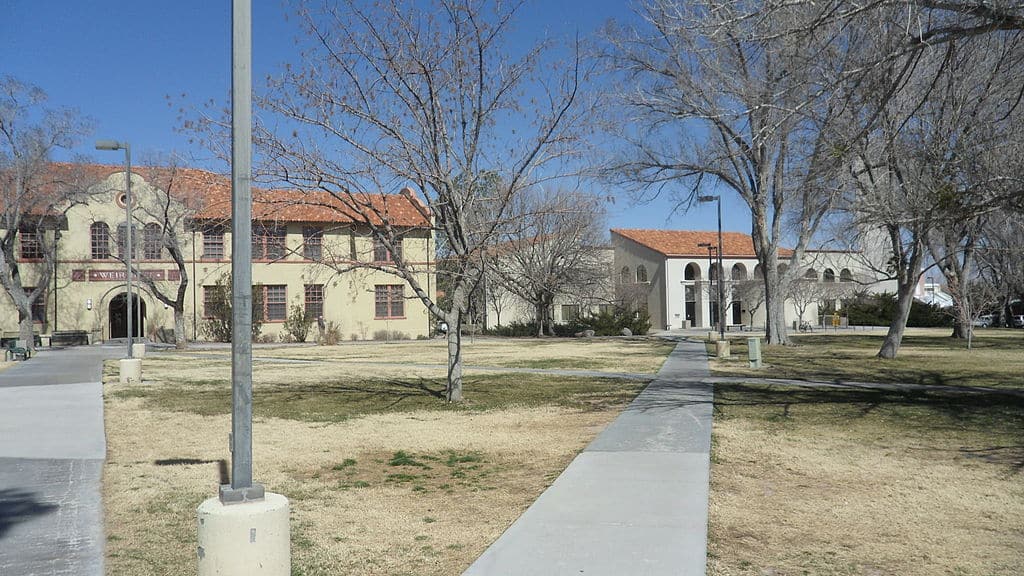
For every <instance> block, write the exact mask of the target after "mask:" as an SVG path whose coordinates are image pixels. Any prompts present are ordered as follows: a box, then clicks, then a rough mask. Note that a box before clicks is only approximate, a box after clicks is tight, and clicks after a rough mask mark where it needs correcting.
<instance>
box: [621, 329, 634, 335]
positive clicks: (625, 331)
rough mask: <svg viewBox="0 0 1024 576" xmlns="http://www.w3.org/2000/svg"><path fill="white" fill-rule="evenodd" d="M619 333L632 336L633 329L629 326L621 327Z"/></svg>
mask: <svg viewBox="0 0 1024 576" xmlns="http://www.w3.org/2000/svg"><path fill="white" fill-rule="evenodd" d="M619 334H622V335H623V336H632V335H633V331H632V330H630V329H629V328H623V329H622V330H619Z"/></svg>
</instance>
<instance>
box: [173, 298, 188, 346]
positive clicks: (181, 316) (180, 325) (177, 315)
mask: <svg viewBox="0 0 1024 576" xmlns="http://www.w3.org/2000/svg"><path fill="white" fill-rule="evenodd" d="M174 347H175V348H177V349H178V350H184V349H185V348H187V347H188V339H187V337H186V336H185V310H184V309H178V308H177V307H175V308H174Z"/></svg>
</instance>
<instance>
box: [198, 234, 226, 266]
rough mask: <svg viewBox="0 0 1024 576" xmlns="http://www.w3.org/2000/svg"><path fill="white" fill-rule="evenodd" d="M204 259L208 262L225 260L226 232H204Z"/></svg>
mask: <svg viewBox="0 0 1024 576" xmlns="http://www.w3.org/2000/svg"><path fill="white" fill-rule="evenodd" d="M203 258H204V259H206V260H223V259H224V232H222V231H220V230H207V231H204V232H203Z"/></svg>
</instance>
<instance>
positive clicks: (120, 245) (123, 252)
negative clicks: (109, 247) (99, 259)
mask: <svg viewBox="0 0 1024 576" xmlns="http://www.w3.org/2000/svg"><path fill="white" fill-rule="evenodd" d="M127 239H128V225H127V224H125V223H124V222H122V223H120V224H118V225H117V255H118V257H120V258H121V259H122V260H124V259H127V257H128V251H127V250H128V247H127V245H126V242H127ZM132 252H134V253H135V254H138V253H139V235H138V233H137V232H136V228H135V227H134V226H132Z"/></svg>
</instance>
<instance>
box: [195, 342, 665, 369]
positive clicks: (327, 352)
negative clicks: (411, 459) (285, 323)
mask: <svg viewBox="0 0 1024 576" xmlns="http://www.w3.org/2000/svg"><path fill="white" fill-rule="evenodd" d="M673 347H674V344H672V343H669V342H665V341H662V340H658V339H654V338H650V339H649V338H643V337H637V338H588V339H575V338H476V339H473V340H471V339H470V338H469V337H465V338H464V339H463V361H464V365H465V368H466V369H467V370H471V369H472V368H473V366H496V367H506V368H561V369H568V370H574V369H575V370H597V371H603V372H631V373H637V374H654V373H657V371H658V369H660V368H661V365H662V363H663V362H664V361H665V357H666V356H667V355H668V353H669V352H670V351H671V350H672V348H673ZM226 352H227V350H226V349H215V350H202V351H198V352H196V354H202V355H213V356H218V355H223V354H225V353H226ZM253 353H254V356H255V357H256V358H289V359H305V360H320V361H329V362H339V363H347V364H351V365H352V366H360V365H364V366H362V369H364V370H368V369H370V368H367V365H371V364H372V365H379V364H385V365H386V364H392V365H408V364H432V365H445V364H446V363H447V344H446V341H445V340H441V339H433V340H423V341H421V340H411V341H398V342H391V343H387V344H385V343H381V342H345V343H342V344H339V345H337V346H312V345H311V346H287V347H263V346H260V347H257V348H256V349H255V350H254V352H253ZM372 369H373V370H374V371H375V370H377V368H376V367H374V368H372Z"/></svg>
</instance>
